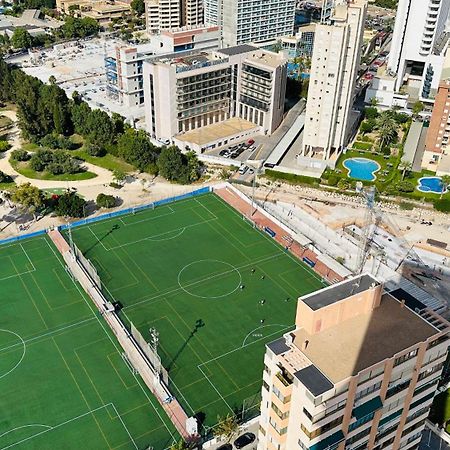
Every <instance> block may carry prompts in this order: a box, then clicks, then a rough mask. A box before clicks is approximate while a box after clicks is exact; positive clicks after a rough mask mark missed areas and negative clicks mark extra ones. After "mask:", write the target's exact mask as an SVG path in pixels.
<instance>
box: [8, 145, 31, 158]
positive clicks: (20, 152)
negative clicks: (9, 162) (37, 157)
mask: <svg viewBox="0 0 450 450" xmlns="http://www.w3.org/2000/svg"><path fill="white" fill-rule="evenodd" d="M11 158H12V159H14V160H15V161H28V160H29V159H30V158H31V155H30V154H29V153H28V152H27V151H26V150H24V149H22V148H18V149H16V150H13V151H12V152H11Z"/></svg>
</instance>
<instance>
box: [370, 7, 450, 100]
mask: <svg viewBox="0 0 450 450" xmlns="http://www.w3.org/2000/svg"><path fill="white" fill-rule="evenodd" d="M449 13H450V2H449V1H448V0H399V2H398V8H397V14H396V18H395V27H394V34H393V36H392V42H391V51H390V54H389V60H388V63H387V67H386V68H382V69H381V70H380V73H379V74H378V76H377V77H375V78H374V80H373V82H372V87H371V88H370V89H368V90H367V95H366V100H367V101H368V100H370V99H371V98H373V97H375V98H376V99H377V100H378V103H379V105H380V106H385V107H392V106H401V107H406V106H407V104H408V103H414V101H416V100H422V101H425V102H427V101H430V102H432V101H433V99H434V96H435V94H436V92H437V89H438V87H439V82H440V78H441V72H442V66H443V63H444V59H445V51H446V48H447V46H448V43H449V39H450V23H449Z"/></svg>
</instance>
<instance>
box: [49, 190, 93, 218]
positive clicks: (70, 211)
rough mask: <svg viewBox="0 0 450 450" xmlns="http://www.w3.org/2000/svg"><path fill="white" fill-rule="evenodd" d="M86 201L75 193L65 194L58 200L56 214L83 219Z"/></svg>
mask: <svg viewBox="0 0 450 450" xmlns="http://www.w3.org/2000/svg"><path fill="white" fill-rule="evenodd" d="M85 205H86V201H85V200H84V199H82V198H81V197H80V196H78V195H77V194H76V193H75V192H67V193H65V194H63V195H61V196H60V197H59V198H58V201H57V203H56V208H55V211H56V214H58V216H69V217H83V216H84V207H85Z"/></svg>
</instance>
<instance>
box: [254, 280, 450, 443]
mask: <svg viewBox="0 0 450 450" xmlns="http://www.w3.org/2000/svg"><path fill="white" fill-rule="evenodd" d="M425 314H426V317H422V316H420V315H418V314H417V313H416V312H414V311H412V310H411V309H409V307H408V306H406V304H405V302H404V301H399V300H397V299H396V298H394V297H393V296H391V295H390V294H389V293H386V292H384V291H383V285H382V284H381V283H379V282H378V281H377V280H376V279H375V278H373V277H372V276H371V275H367V274H364V275H361V276H357V277H354V278H352V279H350V280H345V281H342V282H340V283H338V284H335V285H332V286H329V287H327V288H324V289H321V290H320V291H317V292H315V293H312V294H310V295H306V296H304V297H300V299H299V301H298V306H297V318H296V324H295V325H296V329H295V331H293V332H290V333H287V334H285V335H284V337H282V338H280V339H278V340H276V341H274V342H272V343H270V344H268V345H267V349H266V355H265V358H264V373H263V388H262V403H261V418H260V428H259V436H258V438H259V443H258V450H293V449H303V450H344V449H345V450H350V449H351V450H363V449H367V450H381V449H387V450H398V449H404V450H409V449H417V447H418V444H419V442H420V439H421V433H422V431H423V428H424V423H425V419H426V417H427V416H428V413H429V409H430V406H431V403H432V401H433V397H434V396H435V393H436V389H437V385H438V381H439V378H440V376H441V372H442V368H443V366H444V362H445V359H446V357H447V351H448V350H447V349H448V346H449V337H448V333H449V327H450V324H449V323H448V322H446V321H445V320H444V319H442V318H440V317H439V316H438V315H437V314H435V313H433V312H431V311H429V310H427V311H426V313H425Z"/></svg>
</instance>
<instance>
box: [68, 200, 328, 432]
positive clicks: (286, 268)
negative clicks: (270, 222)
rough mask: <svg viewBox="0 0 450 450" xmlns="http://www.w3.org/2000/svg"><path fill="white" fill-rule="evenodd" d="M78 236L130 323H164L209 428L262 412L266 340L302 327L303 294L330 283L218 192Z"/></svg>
mask: <svg viewBox="0 0 450 450" xmlns="http://www.w3.org/2000/svg"><path fill="white" fill-rule="evenodd" d="M72 234H73V238H74V240H75V242H76V244H77V245H78V246H79V247H80V249H81V250H82V251H83V252H84V253H85V255H86V256H87V257H88V258H90V259H91V260H92V262H93V263H94V265H95V266H96V267H97V268H98V270H99V274H100V277H101V279H102V283H103V287H104V290H105V294H106V295H107V296H108V297H109V298H110V299H111V300H118V301H120V302H121V303H122V304H123V305H124V308H123V310H122V316H123V318H124V320H125V321H131V322H133V323H134V324H135V325H136V326H137V327H138V329H139V330H140V331H141V333H142V335H143V336H144V338H145V339H149V328H151V327H155V328H156V329H157V330H158V332H159V333H160V355H161V358H162V364H163V366H164V367H165V368H166V369H167V370H168V371H169V375H170V387H171V389H172V391H173V393H174V394H175V395H176V397H177V398H178V400H179V401H180V402H181V403H182V404H183V405H184V407H185V409H186V411H187V413H188V414H195V413H202V414H204V415H205V424H206V425H207V426H211V425H213V424H215V423H216V421H217V415H225V414H227V413H230V412H234V411H235V410H236V409H240V408H242V405H243V404H245V406H246V408H250V409H251V408H252V407H254V409H255V410H257V408H258V406H259V401H260V397H259V393H260V390H261V384H262V371H263V356H264V352H265V344H266V343H268V342H270V341H272V340H274V339H276V338H278V337H280V336H281V335H282V334H283V333H285V332H286V331H288V330H290V329H292V328H293V325H294V322H295V312H296V305H297V301H296V300H297V298H298V297H299V296H300V295H303V294H306V293H309V292H312V291H314V290H316V289H318V288H320V287H322V286H323V283H322V281H321V280H320V279H319V278H318V277H317V275H316V274H315V273H314V272H312V271H311V270H310V269H309V268H308V267H307V266H306V265H305V264H303V263H302V262H300V261H299V260H297V259H295V258H293V257H292V256H291V255H290V254H288V253H286V252H285V251H284V249H283V248H282V247H281V246H279V245H278V244H277V243H276V242H275V241H274V240H273V239H272V238H270V237H269V236H267V235H266V234H263V233H262V232H260V231H257V230H255V229H254V228H252V226H251V225H250V224H249V223H247V222H246V221H245V220H243V219H242V215H241V214H239V213H237V212H236V211H235V210H234V209H232V208H231V207H230V206H229V205H227V204H226V203H225V202H223V200H221V199H220V198H219V197H217V196H216V195H213V194H207V195H203V196H200V197H197V198H193V199H189V200H183V201H180V202H176V203H171V204H169V205H165V206H160V207H157V208H156V209H154V210H146V211H142V212H139V213H137V214H135V215H128V216H123V217H121V218H114V219H109V220H106V221H102V222H97V223H95V224H92V225H89V226H83V227H80V228H75V229H74V230H73V232H72ZM253 270H254V271H253ZM240 286H243V288H241V287H240ZM261 300H265V303H264V304H263V305H261V303H260V302H261ZM261 320H262V321H263V322H262V323H261Z"/></svg>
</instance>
